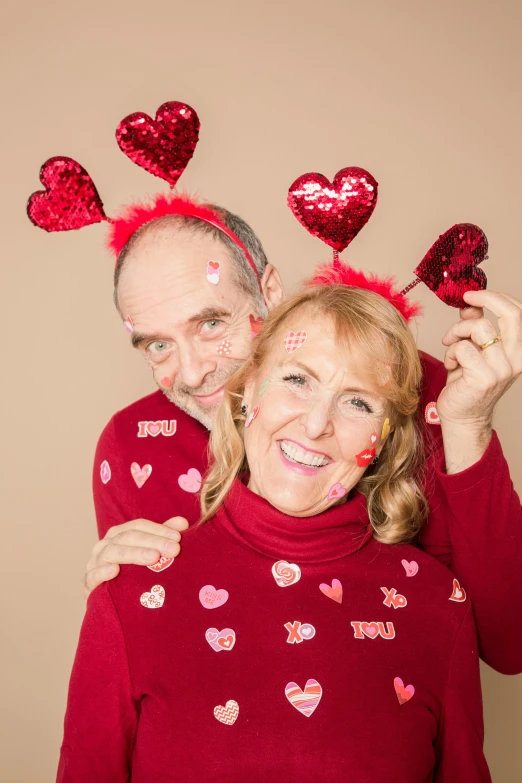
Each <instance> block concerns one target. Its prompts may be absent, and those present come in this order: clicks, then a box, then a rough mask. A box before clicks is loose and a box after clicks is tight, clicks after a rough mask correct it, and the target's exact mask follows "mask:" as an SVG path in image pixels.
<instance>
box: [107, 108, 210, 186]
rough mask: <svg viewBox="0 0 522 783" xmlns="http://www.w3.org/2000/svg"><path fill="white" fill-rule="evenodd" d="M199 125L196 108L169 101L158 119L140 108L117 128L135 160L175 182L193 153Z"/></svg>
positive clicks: (126, 150) (122, 146) (124, 149)
mask: <svg viewBox="0 0 522 783" xmlns="http://www.w3.org/2000/svg"><path fill="white" fill-rule="evenodd" d="M199 127H200V125H199V118H198V115H197V114H196V112H195V111H194V109H192V108H191V107H190V106H187V105H186V104H185V103H179V101H170V102H169V103H164V104H162V105H161V106H160V107H159V109H158V111H157V112H156V119H155V120H153V119H152V118H151V117H149V115H148V114H144V112H141V111H138V112H134V114H129V115H128V117H125V118H124V119H123V120H122V121H121V122H120V124H119V125H118V127H117V128H116V141H117V142H118V144H119V147H120V149H121V150H122V152H124V153H125V155H127V157H128V158H130V159H131V160H132V162H133V163H136V164H137V165H138V166H141V168H143V169H145V170H146V171H148V172H150V174H153V175H154V176H155V177H161V179H165V180H167V182H169V183H170V184H171V185H175V184H176V182H177V181H178V179H179V178H180V176H181V175H182V173H183V172H184V170H185V168H186V167H187V164H188V162H189V160H190V159H191V157H192V155H193V154H194V150H195V149H196V144H197V143H198V138H199Z"/></svg>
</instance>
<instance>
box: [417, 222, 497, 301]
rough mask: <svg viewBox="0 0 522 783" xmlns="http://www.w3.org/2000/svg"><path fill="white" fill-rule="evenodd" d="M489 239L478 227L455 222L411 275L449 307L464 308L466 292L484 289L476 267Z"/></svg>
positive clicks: (483, 255) (484, 280)
mask: <svg viewBox="0 0 522 783" xmlns="http://www.w3.org/2000/svg"><path fill="white" fill-rule="evenodd" d="M487 252H488V240H487V238H486V235H485V234H484V232H483V231H482V229H480V228H479V227H478V226H474V225H473V224H472V223H458V224H457V225H455V226H452V227H451V228H450V229H448V231H446V233H445V234H442V236H440V237H439V238H438V239H437V241H436V242H435V243H434V244H433V245H432V246H431V248H430V249H429V250H428V252H427V253H426V255H425V256H424V258H423V259H422V261H421V262H420V264H419V266H418V267H417V268H416V269H415V271H414V274H415V275H416V276H417V277H418V278H419V280H422V282H423V283H425V284H426V285H427V286H428V288H429V289H430V290H431V291H433V293H434V294H436V295H437V296H438V297H439V299H442V301H443V302H445V304H447V305H450V306H451V307H467V305H466V303H465V301H464V299H463V298H462V297H463V295H464V294H465V292H466V291H480V290H483V289H485V288H486V286H487V282H488V281H487V278H486V275H485V274H484V272H483V271H482V269H478V268H477V264H480V263H481V262H482V261H484V259H485V258H486V255H487Z"/></svg>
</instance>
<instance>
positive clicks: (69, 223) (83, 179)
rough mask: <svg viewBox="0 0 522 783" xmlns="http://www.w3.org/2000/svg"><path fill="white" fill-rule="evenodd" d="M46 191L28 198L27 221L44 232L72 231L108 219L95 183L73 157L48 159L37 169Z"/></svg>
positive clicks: (38, 192) (38, 191) (40, 191)
mask: <svg viewBox="0 0 522 783" xmlns="http://www.w3.org/2000/svg"><path fill="white" fill-rule="evenodd" d="M40 182H41V183H42V185H45V190H37V191H36V192H35V193H33V194H32V196H30V197H29V201H28V202H27V214H28V216H29V219H30V220H31V221H32V222H33V223H34V224H35V226H38V227H39V228H43V229H44V231H72V230H73V229H77V228H83V226H90V225H91V224H92V223H100V222H101V221H102V220H107V217H106V215H105V212H104V211H103V204H102V200H101V198H100V197H99V195H98V191H97V190H96V188H95V186H94V182H93V181H92V179H91V178H90V176H89V175H88V174H87V172H86V171H85V169H84V168H83V166H80V164H79V163H77V161H75V160H73V159H72V158H64V157H55V158H49V160H46V161H45V163H44V164H43V166H42V168H41V169H40Z"/></svg>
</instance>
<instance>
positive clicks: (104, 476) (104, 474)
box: [100, 459, 111, 484]
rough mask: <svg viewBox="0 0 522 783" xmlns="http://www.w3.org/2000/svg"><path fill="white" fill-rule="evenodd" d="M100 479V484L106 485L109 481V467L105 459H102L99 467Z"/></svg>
mask: <svg viewBox="0 0 522 783" xmlns="http://www.w3.org/2000/svg"><path fill="white" fill-rule="evenodd" d="M100 478H101V480H102V484H107V483H108V482H109V481H110V480H111V466H110V465H109V463H108V462H107V460H106V459H104V460H103V462H102V464H101V465H100Z"/></svg>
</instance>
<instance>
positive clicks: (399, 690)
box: [393, 677, 415, 707]
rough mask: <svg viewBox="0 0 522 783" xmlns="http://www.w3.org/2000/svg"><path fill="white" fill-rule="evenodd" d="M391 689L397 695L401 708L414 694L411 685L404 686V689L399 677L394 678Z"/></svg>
mask: <svg viewBox="0 0 522 783" xmlns="http://www.w3.org/2000/svg"><path fill="white" fill-rule="evenodd" d="M393 687H394V688H395V693H396V694H397V699H398V700H399V704H400V705H401V707H402V705H403V704H406V702H407V701H409V700H410V699H411V698H412V697H413V695H414V694H415V688H414V687H413V685H406V687H404V683H403V681H402V680H401V678H400V677H396V678H395V679H394V681H393Z"/></svg>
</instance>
